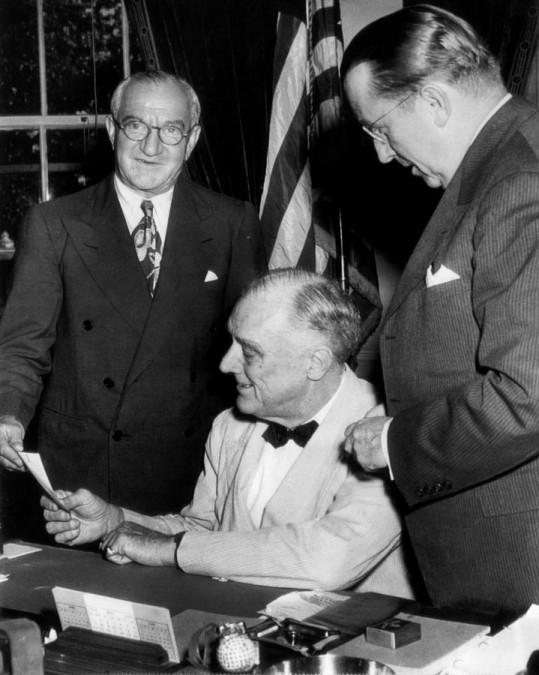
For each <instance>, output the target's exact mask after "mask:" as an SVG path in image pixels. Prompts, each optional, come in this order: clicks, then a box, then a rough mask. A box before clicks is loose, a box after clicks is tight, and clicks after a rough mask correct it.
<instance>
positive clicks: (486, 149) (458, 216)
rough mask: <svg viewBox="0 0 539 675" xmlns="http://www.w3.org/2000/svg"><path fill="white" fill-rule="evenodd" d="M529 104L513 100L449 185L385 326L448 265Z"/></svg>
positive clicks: (472, 148)
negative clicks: (453, 242)
mask: <svg viewBox="0 0 539 675" xmlns="http://www.w3.org/2000/svg"><path fill="white" fill-rule="evenodd" d="M533 112H534V111H533V109H532V108H531V107H530V106H528V105H527V104H524V105H523V104H522V103H521V102H520V101H518V100H515V99H511V100H510V101H509V102H507V103H506V104H505V105H503V106H502V107H501V108H500V110H498V111H497V112H496V114H495V115H494V116H493V117H492V118H491V119H490V120H489V121H488V122H487V124H486V125H485V127H484V128H483V129H482V130H481V132H480V133H479V135H478V137H477V138H476V139H475V141H474V142H473V143H472V145H471V146H470V148H469V149H468V152H467V153H466V155H465V157H464V159H463V161H462V162H461V165H460V167H459V168H458V170H457V172H456V173H455V175H454V177H453V179H452V180H451V182H450V184H449V185H448V187H447V189H446V191H445V192H444V195H443V196H442V198H441V200H440V202H439V204H438V206H437V208H436V210H435V211H434V214H433V215H432V217H431V219H430V221H429V223H428V224H427V227H426V228H425V231H424V232H423V235H422V236H421V239H420V240H419V242H418V244H417V246H416V248H415V250H414V252H413V253H412V255H411V256H410V259H409V261H408V263H407V264H406V267H405V269H404V272H403V274H402V277H401V279H400V282H399V284H398V286H397V289H396V291H395V294H394V296H393V298H392V300H391V302H390V304H389V309H388V311H387V313H386V316H385V318H384V324H385V323H386V322H387V320H388V319H389V317H390V316H391V315H392V314H393V313H394V312H395V311H396V310H397V309H398V308H399V307H400V305H401V304H402V303H403V302H404V301H405V300H406V298H407V297H408V296H409V295H410V293H412V292H413V291H414V290H415V289H416V288H417V287H418V286H419V285H422V284H423V285H424V283H425V276H426V274H427V269H428V268H429V267H430V266H431V265H432V266H433V268H434V271H436V270H437V269H438V268H439V265H440V264H442V263H443V262H444V260H443V253H444V248H445V245H446V243H447V242H448V240H449V239H450V238H451V235H452V233H453V232H454V231H455V230H456V229H457V228H458V226H459V223H460V222H461V220H462V218H463V216H464V215H465V213H466V212H467V210H468V209H469V207H470V203H471V202H472V200H473V198H474V196H475V195H476V194H477V191H478V189H479V186H480V184H481V183H482V181H483V180H485V177H486V176H490V175H492V169H491V167H490V166H489V164H490V162H491V160H492V157H493V155H494V154H495V153H496V152H497V150H498V149H499V147H500V146H501V145H503V143H504V142H506V140H507V139H508V138H509V136H510V133H509V131H510V130H511V129H512V128H514V125H515V119H516V118H517V117H522V118H523V119H524V118H525V117H526V116H530V115H532V114H533Z"/></svg>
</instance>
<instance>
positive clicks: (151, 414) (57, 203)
mask: <svg viewBox="0 0 539 675" xmlns="http://www.w3.org/2000/svg"><path fill="white" fill-rule="evenodd" d="M263 267H264V253H263V244H262V238H261V232H260V228H259V223H258V219H257V216H256V213H255V211H254V208H253V207H252V206H251V205H249V204H247V203H244V202H240V201H237V200H234V199H232V198H229V197H225V196H223V195H219V194H216V193H213V192H210V191H208V190H206V189H205V188H202V187H200V186H198V185H196V184H194V183H192V182H191V181H189V180H187V179H185V178H182V177H180V179H179V181H178V183H177V185H176V187H175V189H174V195H173V199H172V205H171V210H170V216H169V223H168V229H167V236H166V240H165V246H164V251H163V259H162V263H161V270H160V276H159V283H158V286H157V288H156V292H155V295H154V298H153V300H152V299H151V297H150V295H149V293H148V291H147V288H146V282H145V278H144V274H143V272H142V268H141V266H140V264H139V262H138V259H137V256H136V253H135V248H134V246H133V243H132V240H131V239H130V236H129V231H128V228H127V225H126V223H125V220H124V217H123V213H122V210H121V207H120V204H119V202H118V199H117V196H116V192H115V190H114V186H113V180H112V177H110V178H109V179H107V180H105V181H104V182H102V183H100V184H98V185H96V186H94V187H91V188H89V189H87V190H84V191H82V192H80V193H78V194H74V195H70V196H67V197H62V198H59V199H56V200H53V201H51V202H48V203H44V204H41V205H39V206H36V207H34V208H33V209H32V210H31V211H30V212H29V214H28V216H27V218H26V219H25V222H24V224H23V227H22V231H21V233H20V237H19V242H18V248H17V257H16V264H15V271H14V281H13V286H12V290H11V292H10V295H9V298H8V302H7V305H6V307H5V311H4V314H3V316H2V322H1V330H0V411H2V413H9V414H13V415H15V416H16V417H18V418H19V419H20V420H21V422H22V423H23V424H24V425H25V426H26V425H28V423H29V422H30V420H31V419H32V418H33V417H34V411H35V408H36V405H38V402H39V406H38V417H37V446H38V450H39V451H40V452H41V454H42V458H43V460H44V464H45V468H46V470H47V472H48V474H49V477H50V479H51V482H52V484H53V487H55V488H66V489H75V488H78V487H87V488H89V489H91V490H92V491H93V492H95V493H96V494H98V495H100V496H102V497H104V498H106V499H107V500H109V501H112V502H113V503H117V504H122V505H123V504H125V505H130V506H131V507H132V508H136V509H140V510H142V511H144V512H147V513H165V512H168V511H169V510H174V511H177V510H178V508H179V507H181V505H182V504H184V503H187V502H188V501H189V500H190V498H191V495H192V490H193V488H194V484H195V482H196V479H197V477H198V474H199V472H200V470H201V467H202V461H203V452H204V442H205V440H206V436H207V434H208V432H209V429H210V428H211V422H212V420H213V417H214V416H215V415H216V414H217V412H218V411H219V410H220V409H222V407H223V405H224V402H223V400H222V399H223V394H224V390H223V382H224V376H219V373H218V364H219V359H220V357H221V356H222V354H223V353H224V351H225V349H226V347H227V341H228V338H227V336H226V320H227V318H228V313H229V311H230V309H231V307H232V306H233V304H234V302H235V301H236V299H237V298H238V296H239V294H240V291H241V289H242V288H243V287H244V286H245V284H246V283H247V282H248V281H249V280H250V279H252V278H253V277H254V276H256V275H257V273H259V272H260V271H262V269H263ZM220 377H221V378H223V379H222V380H220V379H219V378H220ZM43 381H44V382H45V384H44V387H43V390H42V382H43ZM230 385H232V383H230Z"/></svg>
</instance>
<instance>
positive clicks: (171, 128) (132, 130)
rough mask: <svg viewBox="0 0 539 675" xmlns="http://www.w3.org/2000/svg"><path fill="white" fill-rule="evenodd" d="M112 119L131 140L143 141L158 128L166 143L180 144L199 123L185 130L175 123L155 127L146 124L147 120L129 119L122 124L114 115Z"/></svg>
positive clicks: (161, 137)
mask: <svg viewBox="0 0 539 675" xmlns="http://www.w3.org/2000/svg"><path fill="white" fill-rule="evenodd" d="M112 119H113V120H114V124H115V125H116V126H117V127H118V128H119V129H121V130H122V131H123V132H124V134H125V135H126V136H127V138H129V140H130V141H143V140H144V139H146V138H148V136H149V135H150V133H151V130H152V129H157V135H158V136H159V140H160V141H162V142H163V143H164V144H165V145H178V144H179V143H181V142H182V141H183V139H184V138H186V137H187V136H189V134H190V133H191V131H192V130H193V129H194V128H195V127H196V126H198V124H193V126H192V127H191V128H190V129H187V131H184V130H183V129H182V128H181V127H178V126H176V125H175V124H165V126H163V127H154V126H150V125H149V124H146V122H141V121H140V120H129V121H128V122H125V123H124V124H120V122H118V120H117V119H114V117H113V118H112Z"/></svg>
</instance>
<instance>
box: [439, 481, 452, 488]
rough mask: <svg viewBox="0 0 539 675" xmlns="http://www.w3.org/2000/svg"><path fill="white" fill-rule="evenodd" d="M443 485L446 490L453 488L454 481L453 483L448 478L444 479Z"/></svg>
mask: <svg viewBox="0 0 539 675" xmlns="http://www.w3.org/2000/svg"><path fill="white" fill-rule="evenodd" d="M442 485H443V488H444V490H451V488H452V487H453V483H451V482H450V481H448V480H444V481H442Z"/></svg>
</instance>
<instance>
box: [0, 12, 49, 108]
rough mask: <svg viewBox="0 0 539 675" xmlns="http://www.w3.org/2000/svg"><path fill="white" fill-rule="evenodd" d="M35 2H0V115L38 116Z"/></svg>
mask: <svg viewBox="0 0 539 675" xmlns="http://www.w3.org/2000/svg"><path fill="white" fill-rule="evenodd" d="M39 113H40V103H39V55H38V41H37V9H36V0H1V1H0V115H21V114H25V115H39Z"/></svg>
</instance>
